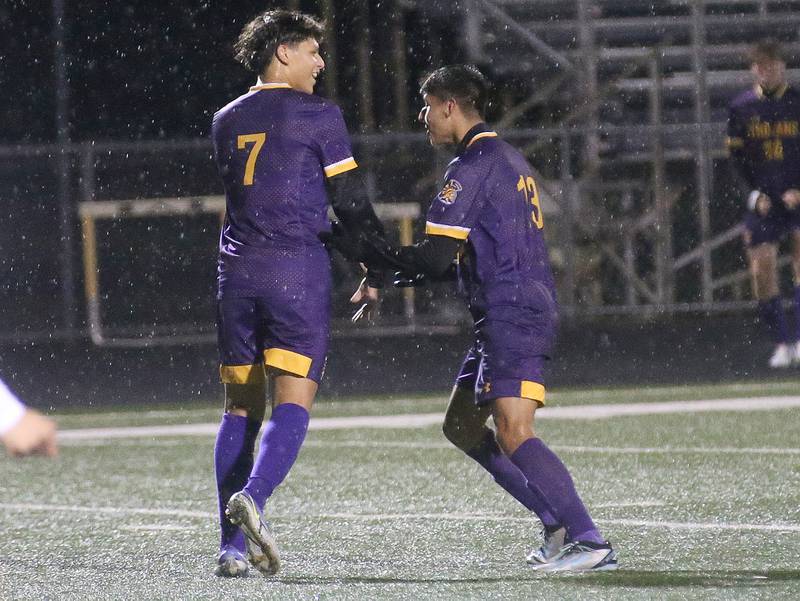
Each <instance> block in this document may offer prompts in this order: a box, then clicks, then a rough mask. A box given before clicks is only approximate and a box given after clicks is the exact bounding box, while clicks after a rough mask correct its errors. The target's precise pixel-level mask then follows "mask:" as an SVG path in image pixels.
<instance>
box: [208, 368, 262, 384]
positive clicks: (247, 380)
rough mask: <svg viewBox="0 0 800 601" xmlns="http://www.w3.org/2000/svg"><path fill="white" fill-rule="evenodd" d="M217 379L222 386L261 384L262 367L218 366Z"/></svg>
mask: <svg viewBox="0 0 800 601" xmlns="http://www.w3.org/2000/svg"><path fill="white" fill-rule="evenodd" d="M219 379H220V381H221V382H222V383H223V384H249V385H251V386H253V385H256V384H263V383H264V382H265V378H264V367H263V366H262V365H261V364H260V363H256V364H255V365H220V366H219Z"/></svg>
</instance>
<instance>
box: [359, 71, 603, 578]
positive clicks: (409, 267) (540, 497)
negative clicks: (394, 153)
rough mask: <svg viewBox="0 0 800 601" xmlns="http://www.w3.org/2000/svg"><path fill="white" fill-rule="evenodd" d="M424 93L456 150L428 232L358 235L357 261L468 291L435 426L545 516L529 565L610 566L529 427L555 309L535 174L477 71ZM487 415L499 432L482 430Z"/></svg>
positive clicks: (443, 75) (439, 77) (566, 477)
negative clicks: (469, 329) (459, 357)
mask: <svg viewBox="0 0 800 601" xmlns="http://www.w3.org/2000/svg"><path fill="white" fill-rule="evenodd" d="M421 93H422V96H423V99H424V102H425V105H424V107H423V108H422V110H421V112H420V115H419V119H420V121H423V122H424V123H425V127H426V129H427V131H428V136H429V138H430V142H431V143H432V144H434V145H446V144H454V145H456V157H455V158H454V159H453V160H452V161H451V162H450V164H449V166H448V169H447V173H446V174H445V177H444V181H443V186H442V189H441V192H439V194H438V195H437V196H436V198H434V200H433V202H432V203H431V206H430V209H429V211H428V214H427V222H426V226H425V232H426V237H425V239H424V240H423V241H422V242H420V243H419V244H417V245H415V246H405V247H402V248H399V249H397V248H393V247H391V246H390V245H389V244H388V243H387V242H386V241H385V240H384V239H381V238H377V237H375V236H367V239H366V241H365V244H364V249H363V253H364V254H363V258H364V261H365V262H366V263H367V264H368V265H370V266H376V267H382V268H395V269H399V270H400V271H401V279H402V282H403V283H410V282H415V283H419V282H420V281H421V279H422V278H423V277H429V278H442V277H445V276H446V275H447V274H451V275H454V276H455V278H456V279H457V280H458V282H459V286H460V287H461V288H462V289H463V290H465V292H466V293H467V294H468V296H469V309H470V312H471V314H472V317H473V320H474V342H473V345H472V347H471V348H470V349H469V351H468V353H467V355H466V358H465V360H464V363H463V365H462V368H461V371H460V373H459V375H458V377H457V379H456V384H455V387H454V388H453V392H452V394H451V397H450V403H449V406H448V408H447V414H446V416H445V422H444V433H445V436H446V437H447V438H448V439H449V440H450V441H451V442H453V444H455V445H456V446H458V447H459V448H460V449H461V450H463V451H464V452H465V453H466V454H467V455H469V456H470V457H472V458H473V459H474V460H476V461H477V462H478V463H479V464H480V465H481V466H483V467H484V468H485V469H486V470H487V471H488V472H489V473H490V474H491V475H492V476H493V477H494V479H495V480H496V481H497V483H498V484H499V485H500V486H502V487H503V488H504V489H505V490H507V491H508V492H509V493H511V494H512V495H513V496H514V497H515V498H516V499H517V500H518V501H519V502H520V503H522V504H523V505H524V506H525V507H527V508H528V509H530V510H531V511H533V512H535V513H536V514H537V515H538V516H539V518H540V519H541V520H542V523H543V524H544V527H545V543H544V545H543V546H542V547H541V548H540V549H538V550H536V551H534V552H532V553H531V555H530V556H529V557H528V562H529V563H530V564H531V565H532V566H533V567H535V568H537V569H541V570H545V571H584V570H608V569H614V568H616V566H617V560H616V554H615V552H614V550H613V549H612V548H611V545H610V544H609V543H608V542H607V541H606V540H605V539H604V538H603V537H602V535H601V534H600V532H599V531H598V529H597V528H596V526H595V524H594V523H593V521H592V519H591V517H590V516H589V513H588V512H587V510H586V508H585V507H584V505H583V503H582V501H581V499H580V497H579V496H578V493H577V492H576V490H575V486H574V484H573V481H572V478H571V476H570V474H569V472H568V470H567V468H566V467H565V466H564V464H563V463H562V462H561V460H560V459H559V458H558V457H557V456H556V455H555V454H554V453H553V452H552V451H551V450H550V449H549V448H548V447H547V445H545V444H544V442H542V441H541V440H540V439H539V438H537V437H536V436H535V435H534V432H533V421H534V415H535V412H536V409H537V408H538V407H540V406H542V405H544V398H545V387H544V364H545V362H546V360H547V359H548V358H549V354H550V352H551V347H552V343H553V339H554V336H555V330H556V325H557V324H556V322H557V306H556V300H555V291H554V286H553V277H552V274H551V272H550V265H549V259H548V255H547V248H546V246H545V241H544V235H543V231H542V229H543V227H544V223H543V217H542V212H541V207H540V205H539V196H538V192H537V188H536V182H535V180H534V177H533V174H532V169H531V167H530V165H529V164H528V163H527V161H526V160H525V158H524V157H523V156H522V155H521V154H520V153H519V152H518V151H517V150H515V149H514V148H513V147H511V146H510V145H509V144H507V143H506V142H504V141H502V140H501V139H500V138H498V136H497V134H496V133H495V132H494V131H492V130H491V129H490V128H489V127H488V126H487V125H486V124H485V123H484V122H483V113H484V107H485V104H486V98H487V94H488V85H487V82H486V80H485V78H484V77H483V75H482V74H481V73H480V72H479V71H478V70H477V69H476V68H474V67H471V66H463V65H456V66H450V67H444V68H441V69H439V70H437V71H435V72H434V73H433V74H431V75H430V76H429V77H428V78H427V79H426V80H425V82H424V83H423V85H422V88H421ZM490 415H491V416H492V417H493V418H494V423H495V425H496V428H497V432H496V434H495V432H494V431H492V430H491V429H489V428H488V427H487V426H486V421H487V418H488V417H489V416H490Z"/></svg>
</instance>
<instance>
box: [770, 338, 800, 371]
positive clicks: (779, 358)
mask: <svg viewBox="0 0 800 601" xmlns="http://www.w3.org/2000/svg"><path fill="white" fill-rule="evenodd" d="M795 346H796V345H792V346H789V345H788V344H785V343H781V344H779V345H778V346H776V347H775V351H774V352H773V353H772V357H770V358H769V366H770V367H771V368H773V369H782V368H784V367H789V366H790V365H791V364H792V361H793V360H794V358H795V348H794V347H795Z"/></svg>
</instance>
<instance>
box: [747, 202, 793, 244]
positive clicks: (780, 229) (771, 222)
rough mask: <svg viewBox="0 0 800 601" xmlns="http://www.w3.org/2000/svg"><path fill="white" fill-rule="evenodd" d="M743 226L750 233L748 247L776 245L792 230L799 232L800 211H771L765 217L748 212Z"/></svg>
mask: <svg viewBox="0 0 800 601" xmlns="http://www.w3.org/2000/svg"><path fill="white" fill-rule="evenodd" d="M744 226H745V227H746V228H747V231H748V232H750V246H758V245H759V244H765V243H771V244H778V243H779V242H780V241H781V240H783V239H784V238H785V237H786V235H787V234H788V233H789V232H791V231H792V230H800V211H798V210H794V211H789V210H785V209H784V210H780V209H778V210H774V209H773V210H772V211H770V212H769V213H767V215H766V216H765V217H761V216H760V215H758V214H757V213H755V212H754V211H748V212H747V214H746V215H745V216H744Z"/></svg>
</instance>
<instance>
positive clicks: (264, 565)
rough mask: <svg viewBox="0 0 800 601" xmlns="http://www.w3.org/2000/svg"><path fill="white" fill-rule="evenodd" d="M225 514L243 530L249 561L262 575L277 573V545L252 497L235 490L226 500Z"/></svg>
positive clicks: (278, 567) (278, 562)
mask: <svg viewBox="0 0 800 601" xmlns="http://www.w3.org/2000/svg"><path fill="white" fill-rule="evenodd" d="M225 515H227V516H228V519H229V520H230V521H231V522H232V523H234V524H236V525H237V526H239V528H241V529H242V532H244V535H245V537H246V541H245V542H246V543H247V559H249V560H250V563H252V564H253V565H254V566H255V567H256V569H257V570H258V571H259V572H261V573H262V574H264V576H272V575H273V574H277V573H278V570H280V569H281V559H280V553H279V552H278V545H277V544H276V543H275V539H274V538H273V536H272V531H271V530H270V527H269V524H267V522H265V521H264V520H263V518H262V517H261V513H260V512H259V511H258V507H256V503H255V501H253V498H252V497H251V496H250V495H249V494H247V493H246V492H244V491H240V492H237V493H236V494H234V495H233V496H232V497H231V498H230V500H229V501H228V507H227V508H226V510H225Z"/></svg>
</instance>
